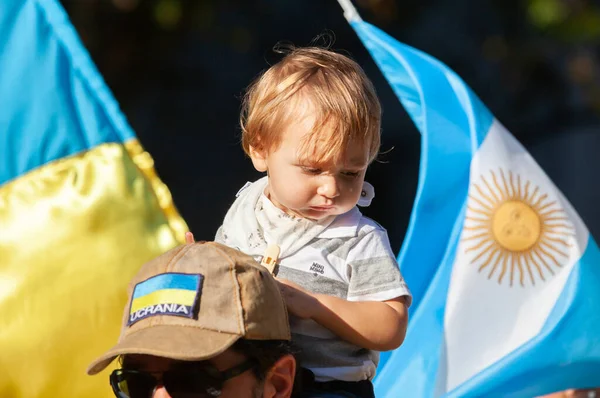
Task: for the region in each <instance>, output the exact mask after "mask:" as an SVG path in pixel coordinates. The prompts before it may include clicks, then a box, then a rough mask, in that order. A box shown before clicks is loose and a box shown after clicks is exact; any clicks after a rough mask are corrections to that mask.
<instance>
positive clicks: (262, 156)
mask: <svg viewBox="0 0 600 398" xmlns="http://www.w3.org/2000/svg"><path fill="white" fill-rule="evenodd" d="M250 159H252V164H253V165H254V168H255V169H256V170H258V171H260V172H261V173H262V172H265V171H267V155H266V151H265V150H264V149H258V148H255V147H253V146H252V145H250Z"/></svg>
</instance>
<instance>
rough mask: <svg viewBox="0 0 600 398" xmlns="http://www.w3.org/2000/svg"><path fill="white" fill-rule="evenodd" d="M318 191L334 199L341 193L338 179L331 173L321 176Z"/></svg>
mask: <svg viewBox="0 0 600 398" xmlns="http://www.w3.org/2000/svg"><path fill="white" fill-rule="evenodd" d="M317 193H318V194H319V195H321V196H325V197H326V198H330V199H333V198H335V197H337V196H339V195H340V189H339V186H338V182H337V179H336V178H335V177H334V176H331V175H324V176H321V181H320V185H319V188H318V189H317Z"/></svg>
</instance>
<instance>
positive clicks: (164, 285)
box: [132, 273, 200, 299]
mask: <svg viewBox="0 0 600 398" xmlns="http://www.w3.org/2000/svg"><path fill="white" fill-rule="evenodd" d="M199 279H200V275H197V274H176V273H168V274H161V275H157V276H155V277H152V278H150V279H148V280H145V281H143V282H140V283H138V284H137V285H136V287H135V289H134V291H133V298H132V299H136V298H138V297H142V296H145V295H147V294H150V293H153V292H155V291H157V290H162V289H184V290H191V291H196V290H197V289H198V282H199Z"/></svg>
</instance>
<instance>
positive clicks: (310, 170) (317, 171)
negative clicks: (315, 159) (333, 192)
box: [302, 166, 323, 174]
mask: <svg viewBox="0 0 600 398" xmlns="http://www.w3.org/2000/svg"><path fill="white" fill-rule="evenodd" d="M302 171H304V172H305V173H308V174H321V173H322V172H323V170H321V169H316V168H314V167H305V166H302Z"/></svg>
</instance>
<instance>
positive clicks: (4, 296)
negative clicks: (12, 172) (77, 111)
mask: <svg viewBox="0 0 600 398" xmlns="http://www.w3.org/2000/svg"><path fill="white" fill-rule="evenodd" d="M0 226H1V228H0V230H1V232H0V314H1V315H0V331H1V332H0V352H1V353H2V355H0V397H11V398H28V397H37V398H53V397H66V396H76V397H86V398H106V397H109V396H111V395H112V394H111V391H110V387H109V385H108V383H106V378H105V377H107V376H99V377H89V376H86V375H85V371H84V370H85V369H86V367H87V366H88V365H89V363H90V361H91V360H92V359H94V358H96V357H98V356H99V355H100V354H102V353H103V352H104V351H106V350H107V349H108V348H109V347H111V346H112V345H114V343H115V341H117V339H118V336H119V331H120V328H121V320H122V318H121V316H122V313H123V308H124V307H125V306H126V305H127V304H128V303H127V302H126V297H127V294H126V290H127V285H128V283H129V281H130V279H131V278H132V277H133V275H134V274H135V273H136V272H137V271H138V270H139V269H140V267H141V266H142V264H144V263H145V262H146V261H148V260H150V259H152V258H154V257H156V256H158V255H159V254H162V253H164V252H165V251H167V250H168V249H170V248H172V247H173V246H175V245H177V244H179V243H183V241H184V234H185V231H186V230H187V227H186V225H185V222H184V221H183V220H182V219H181V217H180V216H179V214H178V213H177V210H176V209H175V207H174V205H173V202H172V200H171V195H170V193H169V191H168V189H167V188H166V186H165V185H164V184H163V183H162V182H161V181H160V180H159V179H158V177H157V176H156V174H155V172H154V169H153V163H152V158H151V157H150V156H149V155H148V153H146V152H145V151H144V150H143V149H142V147H141V146H140V145H139V143H138V142H137V140H131V141H128V142H127V143H125V144H118V143H109V144H101V145H98V146H96V147H94V148H93V149H90V150H88V151H85V152H82V153H79V154H77V155H73V156H69V157H66V158H62V159H59V160H56V161H53V162H50V163H48V164H46V165H44V166H42V167H39V168H37V169H35V170H32V171H31V172H29V173H27V174H25V175H22V176H21V177H19V178H16V179H15V180H13V181H11V182H9V183H7V184H4V185H2V186H0ZM40 330H44V333H40V332H39V331H40ZM90 341H93V342H94V344H90ZM44 347H52V350H45V349H43V348H44ZM32 355H37V359H38V360H36V361H31V356H32ZM109 371H110V370H109ZM65 374H69V375H71V376H72V377H71V378H70V379H69V383H65V382H64V375H65Z"/></svg>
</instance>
